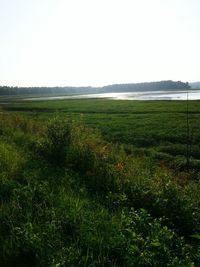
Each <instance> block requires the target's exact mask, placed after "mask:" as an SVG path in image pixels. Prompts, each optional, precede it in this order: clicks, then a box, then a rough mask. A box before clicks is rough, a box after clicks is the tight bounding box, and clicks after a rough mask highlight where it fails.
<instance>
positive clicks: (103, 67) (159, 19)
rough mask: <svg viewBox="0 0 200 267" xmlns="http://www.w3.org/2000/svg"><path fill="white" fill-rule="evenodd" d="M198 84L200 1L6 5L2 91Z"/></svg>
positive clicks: (44, 0) (1, 31) (14, 1)
mask: <svg viewBox="0 0 200 267" xmlns="http://www.w3.org/2000/svg"><path fill="white" fill-rule="evenodd" d="M168 79H172V80H182V81H197V80H200V0H0V85H13V86H55V85H60V86H65V85H75V86H79V85H94V86H96V85H106V84H112V83H131V82H143V81H158V80H168Z"/></svg>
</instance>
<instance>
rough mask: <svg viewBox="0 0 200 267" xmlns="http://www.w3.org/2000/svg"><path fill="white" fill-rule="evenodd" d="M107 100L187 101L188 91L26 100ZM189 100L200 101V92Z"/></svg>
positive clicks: (189, 95)
mask: <svg viewBox="0 0 200 267" xmlns="http://www.w3.org/2000/svg"><path fill="white" fill-rule="evenodd" d="M92 98H106V99H113V100H186V99H187V92H186V91H176V92H174V91H159V92H158V91H151V92H132V93H103V94H88V95H72V96H49V97H34V98H26V99H25V100H31V101H32V100H34V101H37V100H56V99H92ZM188 99H189V100H200V90H190V91H189V92H188Z"/></svg>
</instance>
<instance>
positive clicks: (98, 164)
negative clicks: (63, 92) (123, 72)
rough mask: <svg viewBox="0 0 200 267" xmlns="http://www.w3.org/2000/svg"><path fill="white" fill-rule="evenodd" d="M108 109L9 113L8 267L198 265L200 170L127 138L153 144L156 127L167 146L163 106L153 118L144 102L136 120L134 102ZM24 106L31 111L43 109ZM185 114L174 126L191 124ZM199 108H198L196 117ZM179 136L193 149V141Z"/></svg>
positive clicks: (3, 239) (4, 215) (5, 160)
mask: <svg viewBox="0 0 200 267" xmlns="http://www.w3.org/2000/svg"><path fill="white" fill-rule="evenodd" d="M120 102H121V101H120ZM97 103H98V104H97ZM108 103H109V106H107V110H106V108H105V105H106V103H105V102H95V101H94V102H93V105H94V106H93V109H94V112H93V113H92V112H89V111H88V112H87V106H86V105H88V106H90V107H91V106H92V101H91V105H89V102H87V101H86V103H85V102H82V106H81V102H79V103H77V113H76V112H74V110H72V109H73V107H72V106H74V108H75V101H72V102H71V101H64V102H61V103H60V105H61V106H62V105H66V106H67V105H68V110H66V109H65V110H63V112H59V113H58V112H57V113H56V114H55V113H45V112H43V113H42V114H41V113H40V114H38V113H37V112H34V113H33V112H31V113H28V114H27V113H21V114H16V113H14V112H9V113H5V112H2V113H1V114H0V166H1V168H0V183H1V186H0V190H1V192H0V201H1V206H0V208H1V213H0V214H1V215H0V216H1V219H0V224H1V225H0V246H1V248H2V249H1V252H0V253H1V254H0V262H1V266H198V264H199V260H200V252H199V238H200V237H199V233H200V231H199V230H200V226H199V222H200V220H199V219H200V214H199V204H200V198H199V189H200V188H199V186H200V184H199V179H198V167H197V168H196V167H193V169H191V170H190V171H189V172H188V171H187V170H184V168H183V169H182V170H180V166H178V165H177V166H176V167H174V168H171V167H169V166H168V164H166V163H165V161H164V162H163V159H158V158H156V157H155V153H157V152H158V151H159V149H160V147H161V144H162V142H161V143H158V144H157V142H156V143H153V144H152V145H151V146H150V147H149V145H145V143H140V144H139V143H137V142H136V143H134V140H132V141H131V142H130V140H128V139H126V138H127V135H126V134H127V133H126V131H124V128H126V127H127V129H130V132H131V133H132V134H133V133H135V131H136V133H137V134H136V135H135V136H139V135H140V134H142V133H143V138H145V140H148V138H149V136H150V133H151V131H152V130H151V129H152V125H154V126H155V128H153V129H154V133H157V131H156V127H158V125H160V127H159V128H158V129H160V130H162V131H163V135H164V134H165V137H166V133H169V127H168V131H167V127H165V126H163V125H164V124H163V123H162V127H161V117H162V116H166V117H167V115H166V113H165V112H163V113H161V110H162V109H163V104H162V103H158V104H155V105H152V107H151V105H150V102H149V103H147V106H146V108H144V109H143V113H142V106H143V107H144V106H145V103H139V102H137V104H136V106H135V108H136V109H137V112H135V113H131V112H130V111H128V110H129V109H131V108H133V107H134V103H130V104H128V106H127V113H125V111H126V109H125V102H121V103H119V104H115V103H116V102H114V101H113V102H112V101H111V102H110V101H109V102H108ZM126 103H127V102H126ZM56 104H57V105H58V102H57V103H56V102H52V103H49V105H56ZM16 105H17V106H16V107H15V108H18V107H19V106H18V105H20V106H21V108H22V107H23V108H24V109H25V110H28V109H32V108H33V107H32V106H31V105H36V103H30V104H29V105H28V104H26V103H24V104H16ZM37 105H44V103H43V102H41V103H37ZM70 105H71V106H70ZM84 105H85V113H84V115H81V113H83V109H84V108H83V106H84ZM98 105H99V106H98ZM101 105H103V106H104V108H103V107H101ZM115 105H122V107H124V108H122V107H121V112H120V109H119V107H117V106H115ZM140 105H141V107H140ZM156 105H158V106H156ZM168 105H169V106H170V105H171V103H168ZM176 105H177V109H176V108H174V107H173V109H174V111H173V112H172V115H173V116H172V117H171V119H172V118H173V117H175V114H179V115H180V121H182V119H183V121H184V112H185V111H184V106H181V105H180V104H178V103H177V104H176ZM179 105H180V106H179ZM61 106H60V107H61ZM38 108H40V109H41V106H39V107H38ZM54 108H55V107H52V110H53V111H54V110H55V109H54ZM61 108H62V109H63V107H61ZM140 108H141V110H140ZM100 109H102V111H101V112H100ZM108 109H113V110H115V113H114V112H113V113H112V112H109V111H108ZM151 109H152V111H153V110H154V109H156V110H157V111H156V112H155V110H154V113H153V112H152V111H151V112H149V111H150V110H151ZM158 109H160V110H158ZM197 109H198V102H195V105H194V106H193V111H194V113H193V115H195V114H196V113H197V112H198V110H197ZM58 110H59V108H58ZM78 110H79V111H78ZM103 110H104V112H103ZM147 110H148V112H147ZM117 112H118V113H117ZM169 112H170V111H169ZM122 113H123V114H126V116H124V117H123V116H122ZM147 114H148V115H150V118H151V119H150V121H149V116H147ZM167 114H168V115H169V113H167ZM90 115H92V117H90ZM101 116H103V117H101ZM115 116H117V117H115ZM120 116H122V118H123V120H122V119H121V120H120V119H119V118H120ZM129 116H130V117H129ZM142 116H143V121H141V118H142ZM182 116H183V118H182ZM158 117H159V118H160V120H158ZM103 118H104V119H103ZM195 118H196V119H195V123H194V125H197V127H198V124H197V121H198V117H195ZM193 119H194V117H193ZM163 120H164V119H163ZM109 121H110V123H109ZM173 121H174V125H175V121H176V124H177V121H178V120H177V118H176V119H175V120H173ZM123 122H124V124H123V125H124V126H123V127H122V123H123ZM130 122H131V123H130ZM136 122H138V124H137V123H136ZM142 122H143V123H142ZM118 123H119V125H118ZM168 123H170V122H168ZM132 124H133V125H135V126H134V127H133V128H132V127H131V125H132ZM88 125H89V126H90V127H88ZM128 125H130V127H129V128H128ZM180 125H182V124H180ZM91 126H92V127H91ZM115 127H118V128H117V129H119V130H120V139H119V140H116V139H115V133H116V128H115ZM94 128H98V130H94ZM173 128H174V127H172V125H171V129H172V132H173V134H174V135H175V136H176V137H177V139H176V140H177V142H178V144H179V145H180V144H182V143H183V145H184V142H183V140H181V137H182V134H183V132H182V131H181V130H179V134H180V135H177V134H178V126H177V128H175V129H173ZM144 129H146V131H145V133H146V135H145V134H144ZM100 130H102V132H103V136H102V135H101V133H100ZM137 131H138V132H137ZM158 132H159V131H158ZM197 133H198V134H199V132H198V131H197ZM169 134H170V133H169ZM178 136H179V139H178ZM155 140H157V137H155ZM125 141H127V142H125ZM163 142H164V139H163ZM168 142H169V141H168ZM196 142H197V141H196ZM122 143H125V145H123V144H122ZM173 144H174V143H173ZM170 146H171V144H170ZM152 150H153V151H154V152H151V153H150V152H148V153H147V151H152ZM144 151H146V152H144ZM170 153H171V152H170ZM170 153H169V155H171V154H172V153H171V154H170ZM181 156H182V157H183V158H184V155H183V154H181ZM173 157H176V155H174V156H173ZM173 162H175V161H174V158H173ZM175 168H176V169H175Z"/></svg>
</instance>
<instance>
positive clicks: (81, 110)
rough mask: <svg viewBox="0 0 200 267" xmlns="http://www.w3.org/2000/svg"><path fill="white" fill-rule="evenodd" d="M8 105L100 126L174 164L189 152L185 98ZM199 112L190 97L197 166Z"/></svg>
mask: <svg viewBox="0 0 200 267" xmlns="http://www.w3.org/2000/svg"><path fill="white" fill-rule="evenodd" d="M5 108H6V109H8V110H13V111H14V110H15V111H17V110H18V111H19V110H20V111H24V112H31V113H33V114H35V116H38V117H40V118H44V119H46V118H47V117H51V116H52V113H54V112H58V113H59V114H61V116H63V117H67V118H69V119H73V120H77V121H81V122H84V123H85V124H86V125H88V126H89V127H93V128H97V129H99V130H100V132H101V133H102V134H103V136H104V138H105V139H106V140H107V141H109V142H110V141H112V142H115V143H123V144H126V145H127V146H129V149H131V150H134V149H136V148H140V151H142V149H141V148H143V152H147V153H149V152H150V153H153V154H154V155H155V157H158V158H159V159H161V158H162V157H163V160H168V159H172V161H173V162H174V163H175V164H176V162H177V161H180V160H181V159H180V158H181V157H185V156H186V154H187V145H186V143H187V142H188V140H187V122H186V110H187V104H186V102H185V101H114V100H60V101H57V100H55V101H35V102H34V101H32V102H31V101H30V102H15V104H12V105H9V104H8V105H7V106H5ZM199 112H200V102H199V101H190V102H189V127H190V133H189V143H190V148H189V149H190V156H191V162H192V164H191V165H192V166H193V165H195V166H196V167H197V165H199V163H198V160H200V150H199V140H200V116H199ZM38 114H39V115H38ZM131 147H132V148H131ZM137 151H138V150H137ZM193 161H195V162H196V163H195V164H193Z"/></svg>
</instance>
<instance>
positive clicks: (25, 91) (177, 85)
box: [0, 80, 190, 96]
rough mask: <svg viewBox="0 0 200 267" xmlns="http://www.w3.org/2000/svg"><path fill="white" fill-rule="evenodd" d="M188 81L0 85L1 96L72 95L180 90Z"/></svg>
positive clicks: (186, 87)
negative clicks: (83, 85) (39, 85)
mask: <svg viewBox="0 0 200 267" xmlns="http://www.w3.org/2000/svg"><path fill="white" fill-rule="evenodd" d="M189 88H190V85H189V83H188V82H186V83H184V82H181V81H171V80H169V81H160V82H145V83H128V84H113V85H107V86H103V87H91V86H89V87H69V86H67V87H12V86H0V95H2V96H20V95H74V94H94V93H113V92H136V91H162V90H182V89H185V90H187V89H189Z"/></svg>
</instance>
